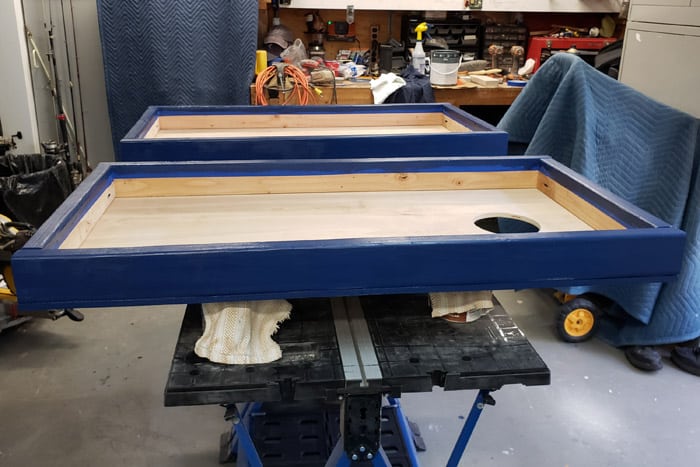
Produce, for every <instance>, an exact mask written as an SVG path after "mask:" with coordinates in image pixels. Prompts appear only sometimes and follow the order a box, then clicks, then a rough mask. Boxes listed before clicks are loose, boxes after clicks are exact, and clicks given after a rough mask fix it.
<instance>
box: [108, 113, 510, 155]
mask: <svg viewBox="0 0 700 467" xmlns="http://www.w3.org/2000/svg"><path fill="white" fill-rule="evenodd" d="M119 152H120V154H119V160H120V161H124V162H130V161H187V160H242V159H244V160H253V159H288V158H289V159H300V158H304V159H305V158H327V157H328V156H329V155H332V157H334V158H339V157H352V158H355V157H375V156H376V157H389V156H403V157H406V156H420V157H422V156H501V155H504V154H507V153H508V134H507V133H506V132H504V131H501V130H498V129H497V128H495V127H494V126H492V125H490V124H488V123H486V122H484V121H482V120H480V119H478V118H476V117H474V116H472V115H470V114H468V113H466V112H464V111H462V110H460V109H459V108H457V107H455V106H453V105H450V104H388V105H339V106H336V105H334V106H328V105H323V106H204V107H182V106H175V107H172V106H161V107H149V108H148V109H147V110H146V112H145V113H144V114H143V116H142V117H141V118H140V119H139V121H138V122H137V123H136V124H135V125H134V126H133V128H132V129H131V130H130V131H129V132H128V133H127V135H126V136H125V137H124V138H123V139H122V140H121V142H120V147H119Z"/></svg>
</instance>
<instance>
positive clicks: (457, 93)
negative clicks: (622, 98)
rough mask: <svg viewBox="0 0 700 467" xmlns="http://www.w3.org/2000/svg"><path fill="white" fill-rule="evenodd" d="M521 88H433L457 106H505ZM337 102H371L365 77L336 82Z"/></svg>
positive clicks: (324, 100) (329, 91)
mask: <svg viewBox="0 0 700 467" xmlns="http://www.w3.org/2000/svg"><path fill="white" fill-rule="evenodd" d="M320 89H321V91H322V92H323V94H322V96H320V97H319V102H318V103H319V104H330V103H331V99H332V96H333V87H332V86H322V87H320ZM521 90H522V88H519V87H512V86H498V87H496V88H486V87H482V86H477V87H469V88H467V87H444V88H443V87H441V88H435V87H434V88H433V94H434V95H435V102H440V103H450V104H452V105H455V106H457V107H460V106H508V105H511V104H512V103H513V101H514V100H515V98H516V97H518V94H520V91H521ZM336 94H337V98H338V99H337V104H341V105H343V104H373V103H374V98H373V96H372V91H371V90H370V88H369V81H368V80H358V81H341V82H339V83H337V84H336ZM255 98H256V94H255V86H254V85H251V86H250V103H251V104H252V105H255Z"/></svg>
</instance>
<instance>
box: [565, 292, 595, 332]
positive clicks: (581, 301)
mask: <svg viewBox="0 0 700 467" xmlns="http://www.w3.org/2000/svg"><path fill="white" fill-rule="evenodd" d="M601 314H602V311H601V309H600V307H599V306H598V305H597V304H596V303H595V301H594V300H591V299H590V298H589V297H586V296H585V295H581V296H578V297H576V298H573V299H571V300H569V301H568V302H566V303H563V304H562V305H560V306H559V318H558V319H557V332H558V333H559V336H560V337H561V338H562V340H563V341H565V342H584V341H587V340H588V339H590V338H591V337H593V336H594V335H595V333H596V330H597V329H598V323H599V322H600V317H601Z"/></svg>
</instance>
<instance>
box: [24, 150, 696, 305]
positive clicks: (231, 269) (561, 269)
mask: <svg viewBox="0 0 700 467" xmlns="http://www.w3.org/2000/svg"><path fill="white" fill-rule="evenodd" d="M552 162H553V161H551V159H550V158H548V157H545V156H540V157H533V156H520V157H500V158H499V157H484V158H465V157H462V158H457V157H455V158H399V159H397V158H393V159H392V158H390V159H386V160H381V159H358V160H347V159H341V160H325V161H317V160H292V161H274V162H271V161H228V162H182V163H171V162H168V163H162V162H161V163H158V162H148V163H131V164H127V163H113V164H102V165H100V166H99V167H98V168H97V169H96V170H95V172H93V173H92V174H91V175H90V176H89V177H88V179H86V180H85V181H84V182H83V184H81V186H80V187H79V189H78V190H77V191H76V192H75V193H74V194H72V195H71V196H70V197H69V199H68V200H67V201H66V202H65V203H64V204H63V205H62V206H61V207H60V208H59V210H57V211H56V213H55V214H54V216H52V217H51V218H50V219H49V220H48V221H47V222H46V223H45V224H44V225H43V226H42V227H41V228H40V229H39V232H37V234H36V235H35V236H34V238H32V239H31V240H30V242H29V243H28V244H27V245H26V246H25V248H23V249H21V250H20V251H18V252H17V253H15V255H14V256H13V258H12V261H13V271H14V273H15V279H16V282H17V284H18V296H19V300H20V307H21V308H22V309H43V308H46V307H60V306H109V305H137V304H139V305H145V304H156V303H198V302H206V301H224V300H232V299H235V300H240V299H262V298H283V297H287V298H293V297H306V296H336V295H362V294H367V293H416V292H421V293H422V292H429V291H439V290H443V291H450V290H478V289H483V288H491V289H500V288H526V287H564V286H573V285H594V284H603V283H609V282H616V281H620V280H632V281H658V280H666V279H669V278H671V277H672V276H673V275H674V274H676V273H677V272H678V270H679V268H680V260H681V257H682V252H683V245H684V239H685V234H684V233H683V232H682V231H680V230H678V229H674V228H672V227H670V226H667V225H666V226H662V227H665V228H660V229H659V228H653V227H654V226H653V225H648V224H645V225H644V227H652V228H640V229H630V230H613V231H589V232H575V233H574V232H566V233H537V234H510V235H504V234H500V235H494V234H485V235H483V236H480V235H477V236H456V237H451V236H443V237H417V238H377V239H371V238H366V239H347V240H327V241H313V242H304V241H297V242H269V243H254V244H219V245H179V246H170V247H145V248H114V249H71V250H59V249H58V245H59V244H60V243H61V241H62V239H63V238H65V236H66V235H67V234H68V232H70V231H71V229H72V228H73V227H74V226H75V225H77V222H78V221H79V220H80V218H81V217H82V215H83V214H84V213H85V212H87V210H88V209H89V207H90V206H91V204H92V203H94V201H95V200H96V199H97V198H98V197H99V195H100V194H101V193H102V192H103V191H104V189H105V188H106V187H107V186H109V184H110V183H111V182H112V180H113V179H114V178H122V177H130V178H133V177H134V175H135V174H137V175H138V176H148V177H174V176H175V177H177V176H197V175H207V174H208V175H218V176H223V175H229V176H250V175H280V174H282V175H303V174H309V173H382V172H404V171H406V172H408V171H411V170H413V171H427V172H429V171H447V172H449V171H463V170H465V168H468V169H471V170H474V171H476V170H478V171H485V170H489V171H491V170H493V171H503V170H522V169H524V168H527V169H528V170H548V171H549V172H550V173H558V174H559V175H557V176H561V177H564V178H563V179H562V180H563V181H564V182H566V178H567V177H568V176H571V177H573V178H574V179H575V182H576V183H569V184H568V188H570V189H573V191H574V192H576V191H575V190H580V189H585V190H590V191H591V193H590V194H589V195H587V196H589V197H590V198H592V199H593V200H594V201H595V200H596V199H598V197H601V196H602V197H603V200H604V197H605V194H606V193H605V192H602V191H601V190H599V189H598V188H597V187H595V186H594V185H592V184H590V183H588V182H587V181H586V180H585V179H582V178H581V177H579V176H578V175H576V174H574V173H573V172H572V173H569V171H568V169H565V168H564V170H560V169H561V167H560V166H559V164H556V163H554V164H552ZM566 183H568V182H566ZM581 187H583V188H581ZM598 201H600V200H599V199H598ZM620 209H623V208H620ZM623 210H624V209H623ZM183 264H185V265H186V267H185V269H184V270H183ZM124 294H126V295H129V296H128V297H124V296H122V295H124Z"/></svg>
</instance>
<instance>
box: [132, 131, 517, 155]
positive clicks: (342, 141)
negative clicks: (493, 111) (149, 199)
mask: <svg viewBox="0 0 700 467" xmlns="http://www.w3.org/2000/svg"><path fill="white" fill-rule="evenodd" d="M120 152H121V157H120V160H121V161H124V162H140V161H190V160H234V159H244V160H245V159H248V160H250V159H300V158H301V159H304V158H318V159H323V158H328V157H331V158H339V157H349V158H352V157H389V156H392V155H394V156H397V157H406V156H416V157H419V156H502V155H505V154H507V152H508V135H507V133H505V132H496V131H494V132H482V133H474V132H472V133H448V134H439V135H435V134H433V135H429V134H422V135H421V134H415V135H387V136H372V135H357V136H324V137H313V138H309V137H300V136H295V137H268V138H236V139H225V138H219V139H216V138H210V139H153V140H139V139H137V140H122V141H121V142H120Z"/></svg>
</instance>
